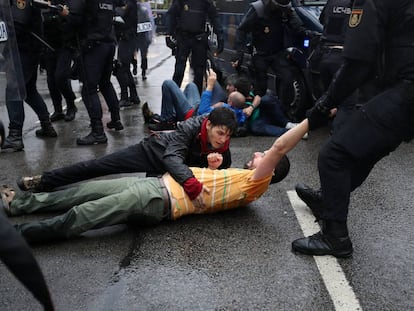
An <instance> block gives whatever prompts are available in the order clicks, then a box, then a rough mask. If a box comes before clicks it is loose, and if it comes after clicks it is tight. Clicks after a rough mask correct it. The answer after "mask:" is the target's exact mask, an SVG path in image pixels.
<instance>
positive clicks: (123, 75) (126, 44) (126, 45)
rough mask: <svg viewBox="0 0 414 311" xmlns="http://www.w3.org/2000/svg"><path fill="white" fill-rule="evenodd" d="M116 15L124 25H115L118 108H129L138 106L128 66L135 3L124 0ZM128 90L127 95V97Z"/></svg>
mask: <svg viewBox="0 0 414 311" xmlns="http://www.w3.org/2000/svg"><path fill="white" fill-rule="evenodd" d="M116 14H117V15H119V16H121V17H122V19H123V20H124V23H116V27H115V28H116V34H117V39H118V64H119V67H118V68H117V70H116V77H117V79H118V82H119V86H120V88H121V101H120V103H119V105H120V107H126V106H130V105H131V103H134V104H139V103H140V99H139V97H138V93H137V89H136V87H135V82H134V78H133V77H132V74H131V70H130V65H131V62H132V60H133V58H134V52H135V48H136V36H135V34H136V30H137V23H138V17H137V2H136V0H126V1H125V5H123V6H122V7H117V8H116ZM128 89H129V95H130V96H129V95H128Z"/></svg>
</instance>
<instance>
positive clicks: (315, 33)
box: [305, 30, 322, 39]
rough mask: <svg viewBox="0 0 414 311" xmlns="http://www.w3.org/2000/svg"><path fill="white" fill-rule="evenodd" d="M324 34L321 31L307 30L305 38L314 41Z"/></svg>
mask: <svg viewBox="0 0 414 311" xmlns="http://www.w3.org/2000/svg"><path fill="white" fill-rule="evenodd" d="M321 35H322V34H321V33H320V32H319V31H314V30H306V31H305V36H306V37H308V38H310V39H312V38H317V37H320V36H321Z"/></svg>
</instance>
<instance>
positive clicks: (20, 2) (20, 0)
mask: <svg viewBox="0 0 414 311" xmlns="http://www.w3.org/2000/svg"><path fill="white" fill-rule="evenodd" d="M16 6H17V8H18V9H20V10H24V9H25V8H26V0H17V1H16Z"/></svg>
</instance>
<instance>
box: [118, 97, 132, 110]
mask: <svg viewBox="0 0 414 311" xmlns="http://www.w3.org/2000/svg"><path fill="white" fill-rule="evenodd" d="M131 106H132V103H131V102H130V101H129V100H127V99H121V100H120V101H119V107H120V108H122V107H131Z"/></svg>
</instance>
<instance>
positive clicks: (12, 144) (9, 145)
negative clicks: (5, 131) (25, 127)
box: [1, 129, 24, 151]
mask: <svg viewBox="0 0 414 311" xmlns="http://www.w3.org/2000/svg"><path fill="white" fill-rule="evenodd" d="M1 149H2V150H6V151H20V150H23V149H24V145H23V137H22V130H21V129H9V136H7V137H6V139H5V140H4V143H3V145H2V146H1Z"/></svg>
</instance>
